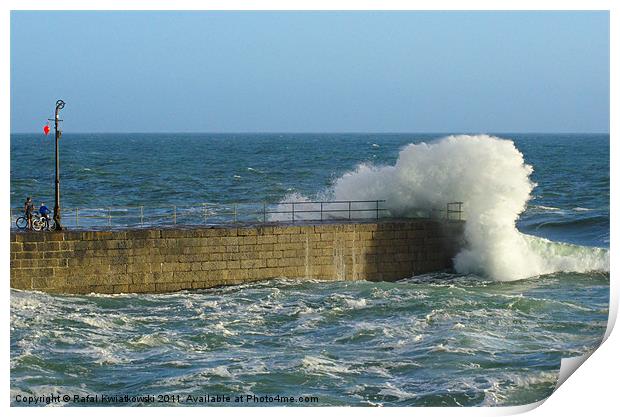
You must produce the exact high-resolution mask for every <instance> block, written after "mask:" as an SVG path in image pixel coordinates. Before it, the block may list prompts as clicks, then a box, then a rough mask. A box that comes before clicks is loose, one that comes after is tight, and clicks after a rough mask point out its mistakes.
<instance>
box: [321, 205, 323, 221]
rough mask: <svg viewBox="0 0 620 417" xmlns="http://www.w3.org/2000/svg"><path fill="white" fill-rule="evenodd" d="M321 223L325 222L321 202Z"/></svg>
mask: <svg viewBox="0 0 620 417" xmlns="http://www.w3.org/2000/svg"><path fill="white" fill-rule="evenodd" d="M321 221H323V202H322V201H321Z"/></svg>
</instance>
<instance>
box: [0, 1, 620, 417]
mask: <svg viewBox="0 0 620 417" xmlns="http://www.w3.org/2000/svg"><path fill="white" fill-rule="evenodd" d="M617 3H618V2H617V1H612V0H590V1H580V0H564V1H561V2H560V1H557V0H555V1H554V0H520V1H515V0H504V1H497V0H478V1H469V2H465V1H463V0H443V1H441V0H438V1H433V2H430V1H415V0H410V1H404V0H384V1H382V2H378V1H376V0H357V1H350V0H314V1H308V0H303V1H291V0H288V1H286V0H271V1H254V2H251V1H248V0H229V1H192V0H176V1H174V2H172V1H169V0H152V1H149V2H145V1H143V0H142V1H140V0H126V1H101V0H91V1H87V2H85V1H77V0H57V1H49V0H48V1H44V0H30V1H26V0H24V1H17V0H8V1H4V2H3V3H2V9H3V13H2V17H1V22H2V24H0V33H1V41H0V54H1V55H2V56H4V59H2V63H3V64H2V66H1V67H2V80H3V85H4V88H3V89H2V91H3V92H4V94H3V96H2V100H1V104H0V106H1V107H0V109H1V110H2V111H1V112H0V114H1V116H0V117H1V120H2V126H4V128H3V129H2V133H1V138H2V146H3V150H4V152H1V155H0V158H1V159H0V161H2V163H0V167H2V169H3V170H4V176H3V178H2V181H1V187H2V198H3V201H4V204H3V210H4V212H5V213H7V212H8V208H9V207H8V206H9V203H8V201H9V198H8V196H9V183H10V182H9V179H10V170H9V164H10V159H9V153H10V145H9V143H10V141H9V126H10V116H9V112H10V94H9V93H10V90H9V88H10V67H9V65H10V64H9V62H10V61H9V60H10V49H9V48H10V39H9V36H10V10H62V9H69V10H72V9H75V10H143V9H148V10H179V9H181V10H182V9H186V10H204V9H211V10H239V9H248V10H377V9H382V10H610V11H611V13H610V20H611V22H610V28H611V39H610V47H611V51H610V53H611V72H610V76H611V79H610V82H611V107H610V114H611V115H618V114H620V113H619V112H618V110H619V106H618V82H617V81H618V80H617V79H618V73H619V70H620V67H619V65H618V55H619V54H618V52H619V51H620V49H619V45H618V39H619V35H620V33H619V30H618V27H619V23H620V19H619V16H620V13H619V6H618V5H617ZM610 127H611V130H610V137H611V167H612V172H611V174H612V175H611V177H612V183H611V186H612V195H613V196H616V195H618V193H617V192H616V191H617V185H616V184H617V182H616V180H617V169H616V168H615V167H617V166H618V162H619V158H618V146H617V145H616V144H615V142H614V141H615V140H618V123H617V122H616V121H615V119H614V118H613V117H611V126H610ZM617 207H618V205H617V204H616V203H614V201H613V200H612V202H611V212H612V213H618V210H617ZM617 223H618V222H617V218H616V217H615V216H613V215H612V216H611V236H612V238H611V246H610V249H611V254H612V256H611V268H612V271H615V270H617V265H618V260H617V257H616V256H615V255H616V250H615V234H616V233H615V232H616V230H617ZM0 228H1V230H2V231H3V235H4V236H5V239H0V245H1V246H0V253H2V254H3V265H4V274H3V277H4V281H3V282H4V285H5V287H4V291H2V293H1V294H2V305H3V306H4V308H3V309H2V312H1V313H0V314H1V315H2V323H4V331H3V333H2V334H3V340H2V342H3V343H2V347H1V349H2V353H3V355H2V360H1V365H0V366H1V368H0V369H1V370H2V371H3V372H2V375H4V379H3V380H2V387H3V388H4V389H3V391H2V392H3V393H4V394H3V395H2V396H0V398H1V399H0V401H1V404H2V408H3V409H5V410H6V411H7V412H8V414H10V415H12V414H31V413H33V414H34V413H37V414H38V413H40V412H43V413H50V414H57V415H60V414H61V413H62V415H63V416H64V415H78V414H83V413H85V412H88V413H89V414H91V413H92V414H95V415H108V414H109V413H110V412H122V413H125V412H132V413H135V412H141V411H145V410H148V411H147V412H148V413H149V414H154V415H169V414H170V412H171V409H169V408H148V409H144V408H142V409H140V410H136V409H122V408H119V409H114V410H112V409H110V408H96V409H90V408H89V409H88V411H87V410H85V409H83V408H73V409H67V408H64V407H63V408H62V409H58V408H47V409H44V410H41V409H32V408H28V409H24V408H10V407H9V404H10V402H9V391H10V389H9V387H10V380H9V372H10V369H9V361H10V353H9V340H10V337H9V306H10V302H9V284H8V283H9V276H8V275H9V274H8V270H9V268H8V266H9V260H8V259H9V256H8V255H9V242H8V235H9V227H8V223H6V222H0ZM611 276H612V277H613V276H614V274H613V273H612V274H611ZM610 289H611V294H610V295H611V300H610V321H609V324H608V329H607V333H606V337H609V339H608V340H607V341H606V342H605V343H604V344H603V345H602V346H601V348H599V349H598V350H597V351H596V352H594V354H593V355H592V358H590V359H589V360H587V361H586V362H585V364H584V365H583V366H582V367H581V368H580V369H578V370H577V371H576V373H575V374H576V375H575V376H573V377H572V378H569V380H568V382H567V383H565V384H563V385H562V386H561V387H560V388H559V389H558V391H557V392H556V393H554V394H553V395H552V396H551V397H549V399H548V400H547V401H546V403H545V404H544V405H543V406H542V407H539V408H536V410H534V411H533V412H532V415H539V416H542V415H550V414H562V415H567V416H571V415H609V414H611V412H610V410H614V409H616V408H617V405H616V404H615V398H616V396H617V393H616V391H617V390H616V389H615V386H616V384H615V378H616V373H617V371H618V358H617V352H620V348H619V346H620V337H619V336H618V334H617V333H618V332H615V333H611V329H612V327H613V324H614V323H615V319H616V316H617V309H618V285H616V282H615V281H614V279H612V280H611V286H610ZM535 406H536V405H530V406H523V407H505V408H465V409H454V408H441V409H435V408H433V409H428V408H425V409H421V408H414V409H411V408H390V409H381V410H382V412H386V411H387V412H389V413H391V414H400V415H405V414H407V415H410V413H412V412H413V413H416V414H422V415H431V416H435V415H436V416H451V415H454V414H455V413H456V414H458V415H471V416H474V415H475V416H480V415H505V414H513V413H519V412H524V411H527V410H529V409H531V408H533V407H535ZM176 410H178V409H175V412H176ZM377 411H378V409H362V408H357V407H356V408H327V409H326V408H321V409H314V408H295V409H283V408H271V407H270V408H253V409H251V410H247V409H232V408H224V409H214V408H209V409H208V410H206V409H204V408H195V409H194V408H193V409H189V408H183V409H182V410H181V412H183V413H186V412H188V413H192V414H197V415H198V414H199V415H205V413H208V414H213V413H216V414H220V413H222V414H231V413H232V414H237V413H238V414H246V413H252V414H253V415H259V416H267V415H269V416H273V415H281V414H291V413H295V414H299V415H307V416H309V415H311V414H314V413H316V412H320V413H325V412H327V413H338V414H349V415H353V414H355V415H359V414H367V413H371V414H375V413H377Z"/></svg>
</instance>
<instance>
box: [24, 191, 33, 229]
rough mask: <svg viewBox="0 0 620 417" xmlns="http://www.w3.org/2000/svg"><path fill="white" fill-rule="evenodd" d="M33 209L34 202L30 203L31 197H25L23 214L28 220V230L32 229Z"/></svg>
mask: <svg viewBox="0 0 620 417" xmlns="http://www.w3.org/2000/svg"><path fill="white" fill-rule="evenodd" d="M33 211H34V204H33V203H32V198H31V197H28V198H26V201H25V202H24V216H26V220H27V221H28V225H27V228H28V230H32V212H33Z"/></svg>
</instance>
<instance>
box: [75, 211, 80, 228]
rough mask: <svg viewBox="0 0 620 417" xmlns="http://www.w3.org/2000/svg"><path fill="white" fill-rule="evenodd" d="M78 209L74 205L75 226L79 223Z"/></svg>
mask: <svg viewBox="0 0 620 417" xmlns="http://www.w3.org/2000/svg"><path fill="white" fill-rule="evenodd" d="M79 211H80V210H79V209H78V208H77V207H76V208H75V227H78V226H79V225H80V217H79V214H78V212H79Z"/></svg>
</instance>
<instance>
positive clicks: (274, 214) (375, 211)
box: [11, 200, 463, 229]
mask: <svg viewBox="0 0 620 417" xmlns="http://www.w3.org/2000/svg"><path fill="white" fill-rule="evenodd" d="M382 203H385V200H343V201H290V202H280V203H267V202H263V203H230V204H216V203H201V204H197V205H192V206H110V207H98V208H87V207H72V208H63V209H62V223H63V226H64V227H66V228H79V229H91V228H92V229H99V228H110V229H118V228H125V227H171V226H177V225H185V226H190V225H221V224H230V223H232V224H236V223H271V222H286V223H296V222H304V221H319V222H323V221H362V220H366V221H368V220H379V219H382V218H386V217H392V214H391V213H390V211H389V210H388V209H386V208H383V207H382ZM462 204H463V203H461V202H454V203H448V204H447V206H446V210H440V209H433V210H419V211H417V212H415V211H414V212H412V214H411V215H410V216H408V217H416V218H435V219H446V220H461V219H462V216H461V214H462ZM22 215H23V210H22V209H11V227H12V228H15V227H16V223H15V222H16V219H17V218H18V217H20V216H22Z"/></svg>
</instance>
